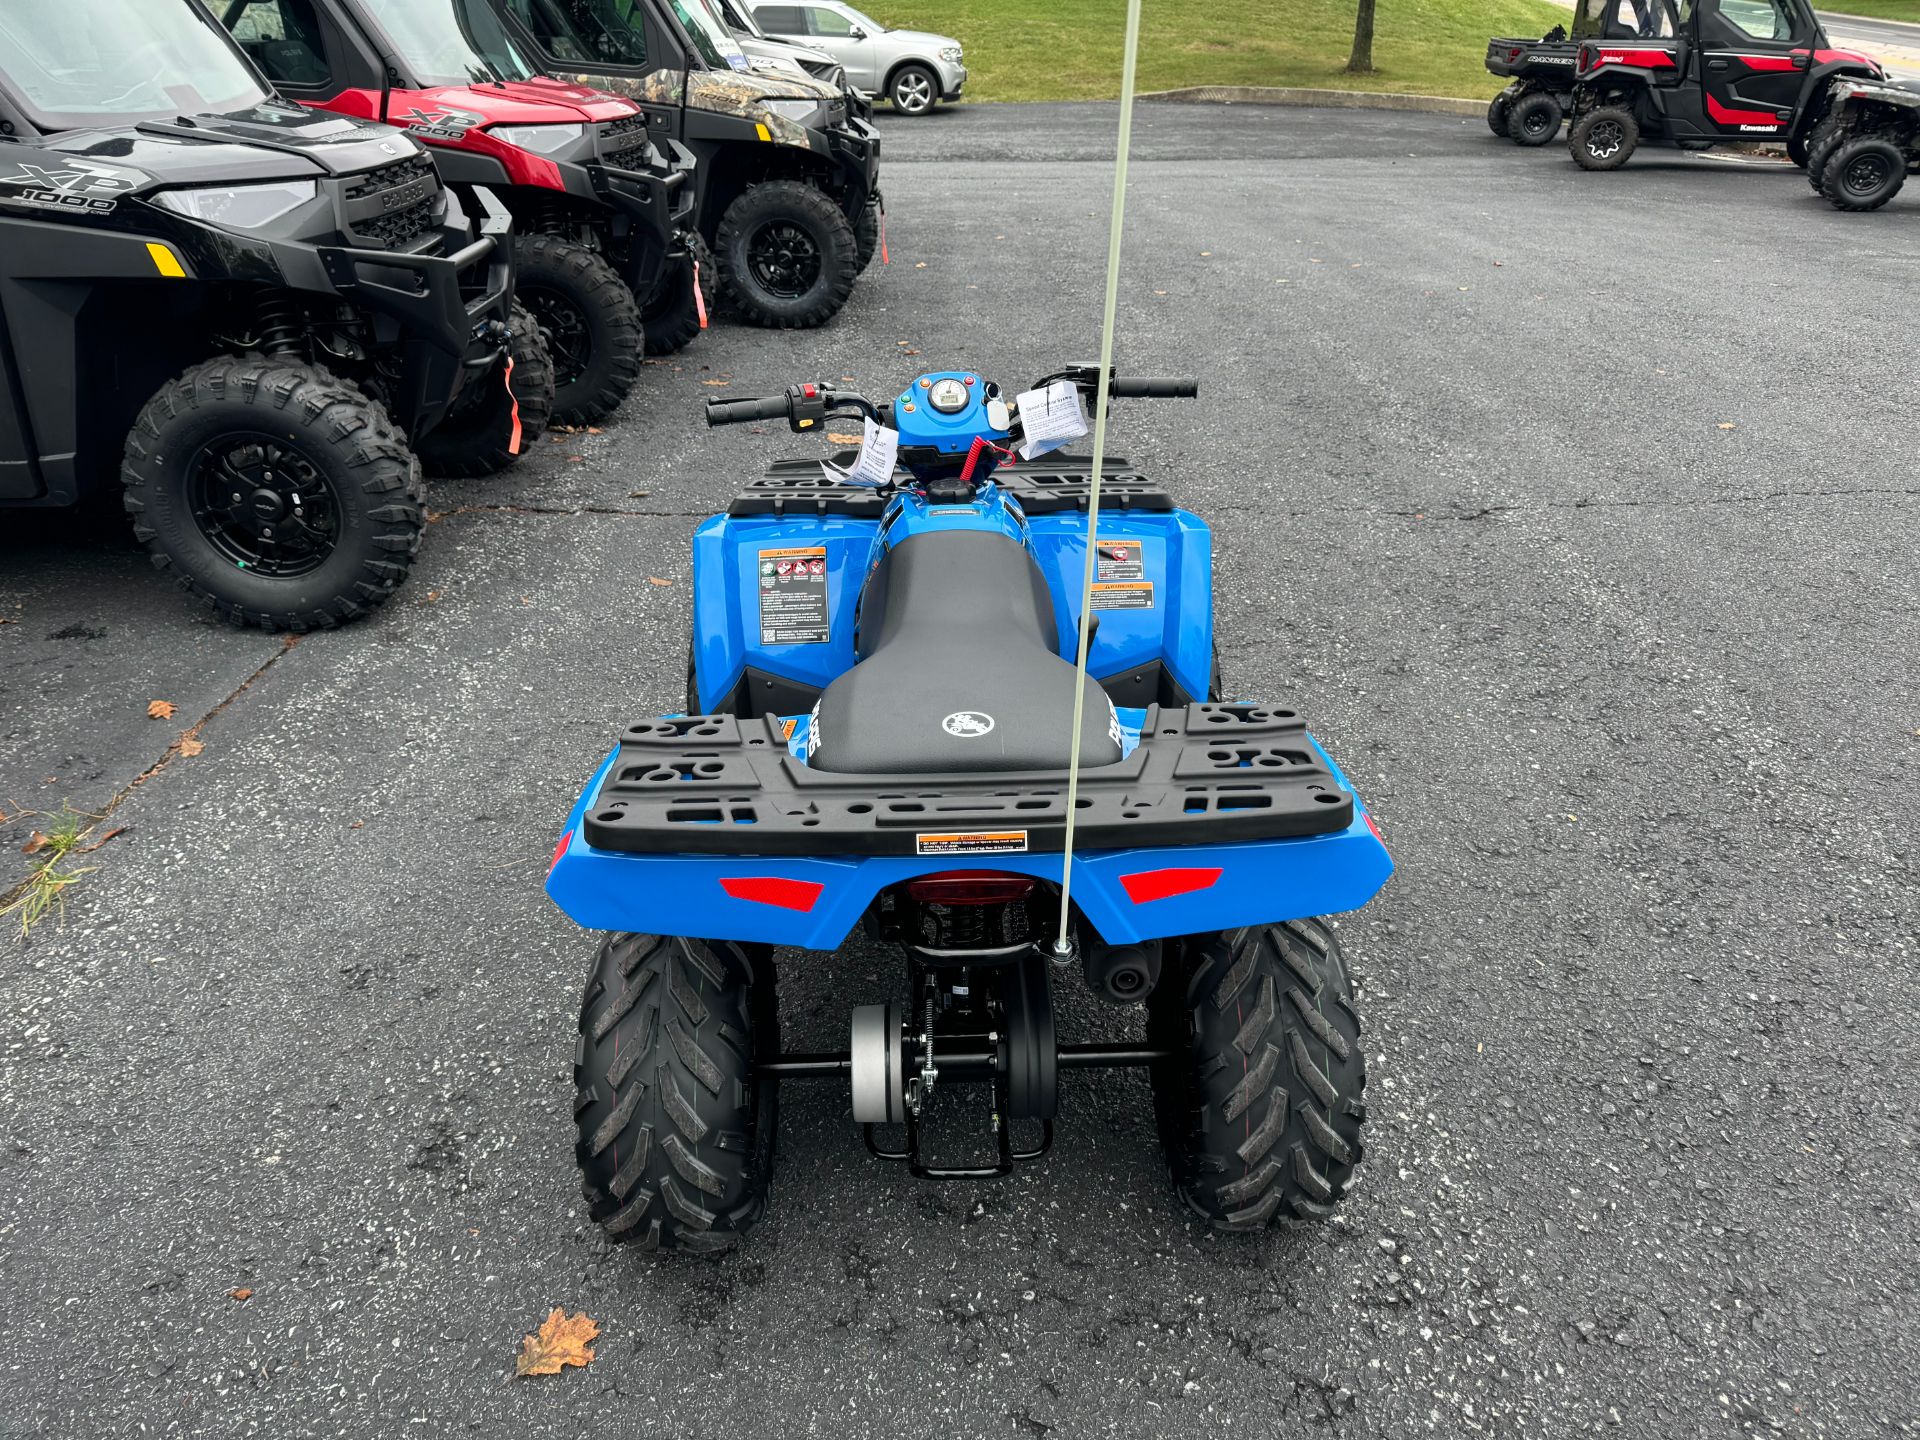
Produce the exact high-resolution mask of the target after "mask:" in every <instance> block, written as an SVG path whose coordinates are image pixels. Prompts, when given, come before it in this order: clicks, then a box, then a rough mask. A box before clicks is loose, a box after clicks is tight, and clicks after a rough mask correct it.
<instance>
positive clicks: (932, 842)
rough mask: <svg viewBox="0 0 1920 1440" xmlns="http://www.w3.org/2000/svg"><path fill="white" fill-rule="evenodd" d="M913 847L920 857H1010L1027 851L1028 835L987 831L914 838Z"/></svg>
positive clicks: (1022, 832)
mask: <svg viewBox="0 0 1920 1440" xmlns="http://www.w3.org/2000/svg"><path fill="white" fill-rule="evenodd" d="M913 846H914V850H915V851H916V852H917V853H918V854H921V855H1011V854H1015V853H1018V852H1020V851H1023V850H1025V849H1026V848H1027V832H1026V831H1024V830H989V831H969V832H963V833H956V834H949V835H916V836H914V837H913Z"/></svg>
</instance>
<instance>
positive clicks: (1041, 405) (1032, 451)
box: [1017, 380, 1087, 460]
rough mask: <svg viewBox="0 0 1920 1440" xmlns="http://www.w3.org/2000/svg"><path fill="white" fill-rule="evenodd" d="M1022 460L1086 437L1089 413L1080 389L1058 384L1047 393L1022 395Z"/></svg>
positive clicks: (1020, 401) (1067, 382)
mask: <svg viewBox="0 0 1920 1440" xmlns="http://www.w3.org/2000/svg"><path fill="white" fill-rule="evenodd" d="M1017 403H1018V404H1019V407H1020V429H1021V434H1022V436H1023V438H1022V440H1021V443H1020V458H1021V459H1023V460H1032V459H1034V458H1035V457H1036V456H1040V455H1045V454H1047V453H1048V452H1049V451H1052V450H1058V449H1059V448H1060V447H1061V446H1062V445H1067V444H1071V443H1072V442H1073V441H1075V440H1078V439H1080V438H1081V437H1083V436H1084V435H1085V434H1086V433H1087V412H1086V408H1085V407H1084V406H1083V405H1082V404H1081V403H1080V387H1079V386H1078V385H1075V384H1074V383H1073V382H1072V381H1071V380H1056V381H1054V382H1053V383H1052V384H1051V385H1049V386H1047V388H1046V389H1044V390H1027V391H1024V392H1022V394H1021V396H1020V398H1019V401H1018V402H1017Z"/></svg>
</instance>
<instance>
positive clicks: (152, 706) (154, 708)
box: [147, 700, 173, 720]
mask: <svg viewBox="0 0 1920 1440" xmlns="http://www.w3.org/2000/svg"><path fill="white" fill-rule="evenodd" d="M147 718H148V719H149V720H171V719H172V718H173V702H172V701H171V700H154V701H152V702H150V703H149V704H148V705H147Z"/></svg>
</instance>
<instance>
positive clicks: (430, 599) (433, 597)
mask: <svg viewBox="0 0 1920 1440" xmlns="http://www.w3.org/2000/svg"><path fill="white" fill-rule="evenodd" d="M427 603H428V604H429V605H438V604H439V603H440V592H439V591H438V590H429V591H427Z"/></svg>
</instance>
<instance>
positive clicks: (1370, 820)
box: [1366, 815, 1387, 845]
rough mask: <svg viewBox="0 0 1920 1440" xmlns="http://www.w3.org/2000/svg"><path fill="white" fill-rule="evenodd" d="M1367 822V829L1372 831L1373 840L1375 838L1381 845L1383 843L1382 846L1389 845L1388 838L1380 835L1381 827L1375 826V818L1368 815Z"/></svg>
mask: <svg viewBox="0 0 1920 1440" xmlns="http://www.w3.org/2000/svg"><path fill="white" fill-rule="evenodd" d="M1366 821H1367V829H1369V830H1371V831H1372V832H1373V838H1374V839H1376V840H1378V841H1379V842H1380V843H1381V844H1382V845H1384V844H1386V843H1387V837H1386V836H1384V835H1382V834H1381V833H1380V827H1379V826H1378V825H1376V824H1374V823H1373V816H1372V815H1368V816H1367V817H1366Z"/></svg>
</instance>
